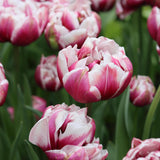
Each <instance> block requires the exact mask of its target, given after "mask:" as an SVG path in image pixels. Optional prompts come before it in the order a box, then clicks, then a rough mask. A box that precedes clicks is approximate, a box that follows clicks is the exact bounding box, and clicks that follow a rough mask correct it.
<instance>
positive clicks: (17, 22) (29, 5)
mask: <svg viewBox="0 0 160 160" xmlns="http://www.w3.org/2000/svg"><path fill="white" fill-rule="evenodd" d="M47 21H48V8H47V7H46V6H44V5H41V4H40V3H38V2H34V1H32V0H26V1H25V0H16V1H12V0H1V1H0V42H6V41H10V42H11V43H13V44H14V45H20V46H23V45H28V44H30V43H32V42H33V41H35V40H36V39H37V38H38V37H39V36H40V35H41V34H42V32H43V30H44V28H45V26H46V24H47Z"/></svg>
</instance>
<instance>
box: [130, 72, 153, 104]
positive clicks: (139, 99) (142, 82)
mask: <svg viewBox="0 0 160 160" xmlns="http://www.w3.org/2000/svg"><path fill="white" fill-rule="evenodd" d="M154 95H155V87H154V84H153V82H152V80H151V79H150V77H148V76H140V75H138V76H137V78H136V77H135V76H134V77H132V79H131V82H130V100H131V102H132V103H133V104H134V105H136V106H145V105H148V104H150V103H151V102H152V100H153V97H154Z"/></svg>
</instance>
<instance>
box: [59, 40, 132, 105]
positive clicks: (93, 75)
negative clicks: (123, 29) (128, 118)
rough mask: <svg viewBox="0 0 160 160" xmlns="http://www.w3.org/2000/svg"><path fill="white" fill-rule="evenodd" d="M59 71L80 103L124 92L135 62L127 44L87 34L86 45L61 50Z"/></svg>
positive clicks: (64, 83) (104, 98)
mask: <svg viewBox="0 0 160 160" xmlns="http://www.w3.org/2000/svg"><path fill="white" fill-rule="evenodd" d="M57 71H58V76H59V79H60V80H61V82H62V83H63V86H64V88H65V89H66V90H67V92H68V93H69V94H70V95H71V96H72V97H73V98H74V99H75V100H76V101H78V102H80V103H89V102H96V101H100V100H106V99H109V98H113V97H116V96H118V95H120V94H121V93H122V92H123V91H124V90H125V89H126V87H127V86H128V84H129V82H130V80H131V76H132V71H133V68H132V63H131V62H130V60H129V59H128V57H127V56H126V55H125V51H124V48H123V47H120V46H119V45H118V44H117V43H116V42H115V41H113V40H111V39H108V38H105V37H99V38H87V40H86V41H85V42H84V44H83V46H82V47H81V48H80V49H77V46H74V47H71V46H69V47H67V48H65V49H63V50H61V51H60V52H59V54H58V59H57Z"/></svg>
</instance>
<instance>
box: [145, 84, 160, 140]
mask: <svg viewBox="0 0 160 160" xmlns="http://www.w3.org/2000/svg"><path fill="white" fill-rule="evenodd" d="M159 101H160V85H159V87H158V90H157V92H156V94H155V97H154V99H153V101H152V103H151V106H150V108H149V111H148V114H147V117H146V121H145V124H144V131H143V136H142V139H147V138H149V137H150V132H151V126H152V122H153V119H154V118H155V117H154V115H155V112H156V110H157V107H158V103H159Z"/></svg>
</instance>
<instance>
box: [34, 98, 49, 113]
mask: <svg viewBox="0 0 160 160" xmlns="http://www.w3.org/2000/svg"><path fill="white" fill-rule="evenodd" d="M32 106H33V108H34V109H36V110H38V111H40V112H42V113H43V112H44V111H45V109H46V107H47V102H46V100H45V99H43V98H41V97H38V96H32Z"/></svg>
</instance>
